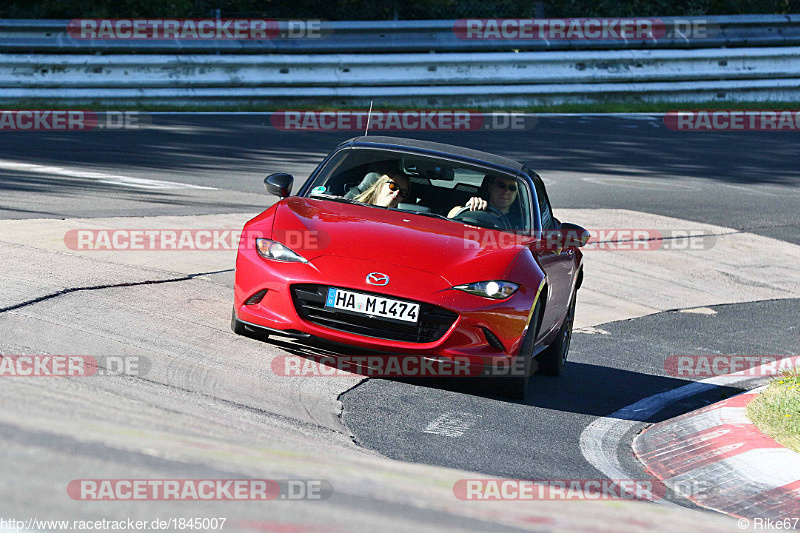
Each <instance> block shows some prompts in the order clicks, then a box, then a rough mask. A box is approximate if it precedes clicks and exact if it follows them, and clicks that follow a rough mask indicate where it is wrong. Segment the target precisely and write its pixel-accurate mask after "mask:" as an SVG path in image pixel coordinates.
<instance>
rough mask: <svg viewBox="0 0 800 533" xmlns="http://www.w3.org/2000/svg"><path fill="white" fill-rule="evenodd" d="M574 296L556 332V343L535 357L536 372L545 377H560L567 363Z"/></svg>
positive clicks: (573, 319)
mask: <svg viewBox="0 0 800 533" xmlns="http://www.w3.org/2000/svg"><path fill="white" fill-rule="evenodd" d="M576 296H577V294H573V295H572V301H571V302H570V304H569V309H568V310H567V316H566V318H564V323H563V324H562V325H561V329H560V330H559V331H558V338H557V339H556V342H554V343H553V344H551V345H550V346H548V347H547V348H546V349H545V350H544V351H543V352H542V353H540V354H539V355H537V356H536V361H537V362H538V363H539V368H538V372H540V373H541V374H543V375H545V376H560V375H561V373H562V372H563V371H564V364H565V363H566V362H567V354H568V353H569V344H570V341H571V340H572V323H573V322H574V321H575V298H576Z"/></svg>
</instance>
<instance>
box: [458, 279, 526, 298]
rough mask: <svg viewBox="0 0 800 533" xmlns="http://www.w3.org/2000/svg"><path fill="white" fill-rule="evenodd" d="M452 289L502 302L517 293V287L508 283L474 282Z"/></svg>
mask: <svg viewBox="0 0 800 533" xmlns="http://www.w3.org/2000/svg"><path fill="white" fill-rule="evenodd" d="M453 288H454V289H458V290H460V291H464V292H468V293H470V294H475V295H477V296H483V297H485V298H494V299H495V300H502V299H503V298H508V297H509V296H511V295H512V294H514V293H515V292H517V289H519V285H517V284H516V283H511V282H510V281H476V282H475V283H468V284H467V285H457V286H455V287H453Z"/></svg>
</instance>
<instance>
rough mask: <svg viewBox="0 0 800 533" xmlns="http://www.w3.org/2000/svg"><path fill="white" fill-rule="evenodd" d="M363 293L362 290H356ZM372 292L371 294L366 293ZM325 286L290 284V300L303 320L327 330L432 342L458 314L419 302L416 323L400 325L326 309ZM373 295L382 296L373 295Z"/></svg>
mask: <svg viewBox="0 0 800 533" xmlns="http://www.w3.org/2000/svg"><path fill="white" fill-rule="evenodd" d="M359 292H363V291H359ZM367 294H374V293H367ZM327 295H328V286H327V285H292V300H293V301H294V308H295V309H296V310H297V314H298V315H300V317H301V318H302V319H303V320H308V321H309V322H313V323H314V324H318V325H320V326H324V327H326V328H330V329H336V330H339V331H346V332H348V333H355V334H357V335H364V336H365V337H374V338H377V339H386V340H392V341H403V342H420V343H422V342H434V341H437V340H439V339H441V338H442V335H444V334H445V333H446V332H447V330H448V329H449V328H450V326H451V325H452V324H453V322H455V320H456V318H458V315H457V314H456V313H453V312H452V311H448V310H447V309H442V308H441V307H437V306H435V305H432V304H427V303H423V302H414V303H419V317H420V319H419V321H418V323H417V324H400V323H397V322H393V321H389V320H383V319H381V318H380V317H368V316H358V315H353V314H350V313H342V312H339V311H337V310H335V309H326V308H325V298H326V297H327ZM375 296H385V295H382V294H375Z"/></svg>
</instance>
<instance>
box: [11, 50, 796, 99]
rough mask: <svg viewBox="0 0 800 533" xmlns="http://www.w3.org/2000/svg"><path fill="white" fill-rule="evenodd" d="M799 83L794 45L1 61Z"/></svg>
mask: <svg viewBox="0 0 800 533" xmlns="http://www.w3.org/2000/svg"><path fill="white" fill-rule="evenodd" d="M781 78H800V47H785V48H757V49H749V48H729V49H719V50H714V49H712V50H709V49H701V50H624V51H615V52H609V51H602V52H600V51H581V52H558V53H553V52H520V53H508V52H500V53H477V54H463V53H453V54H436V55H435V56H432V55H431V54H375V55H367V54H360V55H356V54H331V55H268V56H253V55H221V56H209V55H107V56H91V55H19V56H17V55H0V86H2V87H4V88H6V89H8V88H37V87H40V88H44V87H53V88H56V87H58V88H92V87H96V88H158V87H165V88H168V87H176V86H179V87H185V88H201V87H225V88H236V87H242V88H248V87H339V88H346V87H381V86H393V87H403V86H415V85H421V84H425V85H429V86H430V85H436V86H448V85H450V86H468V85H487V84H490V85H498V84H502V85H526V84H530V85H533V84H557V83H560V84H573V83H620V82H630V83H635V82H658V81H662V82H667V81H673V82H674V81H701V80H721V79H724V80H752V79H763V80H767V79H781Z"/></svg>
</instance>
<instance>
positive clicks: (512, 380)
mask: <svg viewBox="0 0 800 533" xmlns="http://www.w3.org/2000/svg"><path fill="white" fill-rule="evenodd" d="M541 307H542V306H541V302H536V308H535V309H534V311H533V316H531V321H530V323H529V324H528V332H527V333H526V334H525V338H524V339H523V341H522V346H520V349H519V355H517V358H516V360H515V364H514V366H513V368H512V369H511V375H510V376H503V377H501V378H496V379H497V380H498V382H497V390H498V393H499V394H500V395H502V396H505V397H506V398H511V399H513V400H525V397H526V396H527V395H528V383H529V382H530V377H531V365H532V363H533V348H534V346H535V345H536V335H537V333H538V326H539V311H540V309H541Z"/></svg>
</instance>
